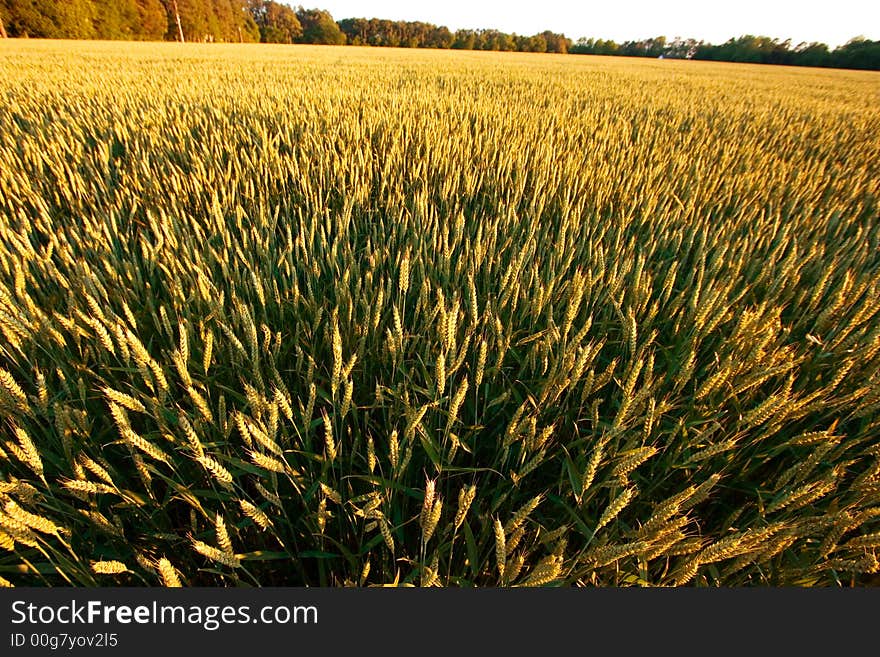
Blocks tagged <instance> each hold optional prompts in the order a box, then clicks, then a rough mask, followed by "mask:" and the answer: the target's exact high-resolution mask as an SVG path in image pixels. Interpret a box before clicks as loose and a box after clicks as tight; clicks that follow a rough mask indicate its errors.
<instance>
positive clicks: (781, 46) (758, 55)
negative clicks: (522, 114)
mask: <svg viewBox="0 0 880 657" xmlns="http://www.w3.org/2000/svg"><path fill="white" fill-rule="evenodd" d="M569 52H572V53H574V54H581V55H620V56H624V57H663V58H670V59H701V60H707V61H716V62H745V63H751V64H783V65H786V66H821V67H832V68H854V69H864V70H874V71H876V70H880V41H871V40H869V39H865V38H864V37H856V38H854V39H851V40H850V41H849V42H847V43H846V44H844V45H842V46H839V47H838V48H835V49H834V50H831V49H829V48H828V46H827V45H826V44H824V43H818V42H811V43H807V42H802V43H798V44H794V45H793V44H792V42H791V39H786V40H784V41H780V40H779V39H772V38H770V37H766V36H754V35H751V34H747V35H744V36H741V37H738V38H735V39H729V40H728V41H726V42H724V43H722V44H721V45H713V44H711V43H705V42H703V41H697V40H695V39H674V40H671V41H668V40H667V39H666V37H662V36H659V37H654V38H652V39H642V40H640V41H624V42H623V43H616V42H614V41H610V40H604V39H586V38H584V39H580V40H578V41H577V43H575V44H573V45H572V46H571V48H570V49H569Z"/></svg>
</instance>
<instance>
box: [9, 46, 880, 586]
mask: <svg viewBox="0 0 880 657" xmlns="http://www.w3.org/2000/svg"><path fill="white" fill-rule="evenodd" d="M0 94H2V95H0V332H2V336H0V582H2V583H4V584H11V585H38V586H41V585H52V586H56V585H60V586H67V585H76V586H84V585H88V586H96V585H98V586H100V585H150V586H154V585H167V586H178V585H211V586H255V585H307V586H372V585H398V586H400V585H415V586H684V585H687V586H778V585H794V586H817V585H818V586H829V585H830V586H868V585H871V584H875V585H876V584H877V583H878V581H880V580H878V579H877V577H878V573H880V566H878V550H880V214H878V213H880V75H878V74H877V73H860V72H844V71H833V70H817V69H805V68H799V69H791V68H784V67H760V66H748V65H733V64H710V63H701V62H689V61H670V60H664V61H658V60H628V59H625V58H607V59H606V58H601V57H586V56H584V57H576V56H571V55H569V56H561V55H559V56H557V55H534V54H510V53H503V54H493V53H477V52H455V51H453V52H445V51H442V52H441V51H433V52H432V51H407V50H392V49H361V48H355V47H346V48H344V49H343V48H334V47H308V46H238V45H219V44H218V45H185V46H182V45H179V44H173V43H166V44H131V43H128V44H125V43H112V44H111V43H87V42H86V43H73V42H40V41H36V40H30V41H17V42H11V41H8V40H7V41H5V42H3V43H0Z"/></svg>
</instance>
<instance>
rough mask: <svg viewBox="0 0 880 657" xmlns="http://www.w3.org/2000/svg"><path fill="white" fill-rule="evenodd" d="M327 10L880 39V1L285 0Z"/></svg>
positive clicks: (582, 30) (574, 34)
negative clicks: (426, 0)
mask: <svg viewBox="0 0 880 657" xmlns="http://www.w3.org/2000/svg"><path fill="white" fill-rule="evenodd" d="M284 1H286V2H288V3H289V4H292V5H297V4H300V3H301V4H303V5H304V6H306V7H312V6H317V7H320V8H322V9H327V10H328V11H329V12H330V13H331V14H333V18H335V19H336V20H339V19H342V18H389V19H393V20H421V21H425V22H427V23H434V24H435V25H446V26H447V27H448V28H450V29H452V30H456V29H459V28H494V29H498V30H501V31H502V32H516V33H517V34H529V35H531V34H534V33H536V32H542V31H544V30H552V31H554V32H564V33H565V35H566V36H567V37H569V38H571V39H574V40H575V41H576V40H577V39H579V38H580V37H583V36H587V37H601V38H605V39H614V40H615V41H625V40H629V39H642V38H647V37H654V36H660V35H663V36H666V37H668V38H673V37H675V36H681V37H694V38H696V39H703V40H705V41H709V42H711V43H722V42H724V41H726V40H727V39H729V38H730V37H737V36H741V35H743V34H756V35H764V36H770V37H776V38H779V39H787V38H790V39H791V40H792V42H793V43H794V44H797V43H799V42H801V41H822V42H824V43H827V44H828V45H829V46H831V47H832V48H834V47H835V46H838V45H841V44H843V43H846V42H847V41H849V39H851V38H852V37H854V36H858V35H861V36H865V37H867V38H869V39H874V40H877V39H880V0H821V1H819V0H726V1H725V2H717V1H712V0H704V1H702V2H701V1H700V0H580V1H575V2H571V1H569V2H561V1H559V0H531V1H529V2H524V1H521V0H506V1H504V0H501V1H499V0H491V1H489V2H479V1H477V0H445V1H435V2H417V1H415V0H410V1H406V0H361V1H357V0H298V1H294V0H284Z"/></svg>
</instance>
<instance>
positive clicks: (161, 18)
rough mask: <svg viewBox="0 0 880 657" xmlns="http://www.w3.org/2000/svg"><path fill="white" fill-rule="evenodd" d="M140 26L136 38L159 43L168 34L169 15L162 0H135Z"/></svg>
mask: <svg viewBox="0 0 880 657" xmlns="http://www.w3.org/2000/svg"><path fill="white" fill-rule="evenodd" d="M135 5H136V8H137V15H138V19H137V20H138V25H137V30H136V31H135V34H134V38H136V39H142V40H144V41H159V40H161V39H163V38H164V37H165V33H166V32H168V15H167V13H166V12H165V8H164V7H163V6H162V3H161V2H160V0H135Z"/></svg>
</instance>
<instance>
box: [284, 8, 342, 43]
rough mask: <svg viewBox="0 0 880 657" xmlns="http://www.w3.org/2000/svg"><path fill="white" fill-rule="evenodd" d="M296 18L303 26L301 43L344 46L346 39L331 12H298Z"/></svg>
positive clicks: (299, 10) (302, 10)
mask: <svg viewBox="0 0 880 657" xmlns="http://www.w3.org/2000/svg"><path fill="white" fill-rule="evenodd" d="M296 17H297V18H298V19H299V22H300V24H301V25H302V36H301V37H300V38H299V41H300V42H301V43H320V44H326V45H337V46H338V45H344V44H345V41H346V38H345V34H343V32H342V30H340V29H339V25H337V24H336V21H335V20H333V16H331V15H330V12H327V11H324V10H323V9H303V8H302V7H301V6H300V7H298V8H297V10H296Z"/></svg>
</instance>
